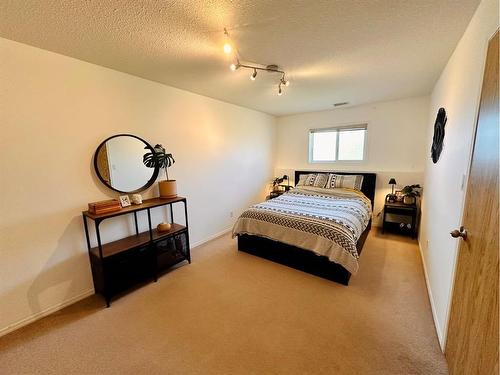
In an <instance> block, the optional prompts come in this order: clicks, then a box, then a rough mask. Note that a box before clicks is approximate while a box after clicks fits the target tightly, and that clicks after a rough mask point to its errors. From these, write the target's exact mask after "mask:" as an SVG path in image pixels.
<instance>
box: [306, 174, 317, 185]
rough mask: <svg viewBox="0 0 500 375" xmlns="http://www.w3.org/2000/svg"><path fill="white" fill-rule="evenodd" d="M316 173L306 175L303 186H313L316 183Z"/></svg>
mask: <svg viewBox="0 0 500 375" xmlns="http://www.w3.org/2000/svg"><path fill="white" fill-rule="evenodd" d="M316 176H317V174H316V173H311V174H308V175H307V178H306V181H305V182H304V185H306V186H314V181H316Z"/></svg>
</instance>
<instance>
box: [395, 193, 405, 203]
mask: <svg viewBox="0 0 500 375" xmlns="http://www.w3.org/2000/svg"><path fill="white" fill-rule="evenodd" d="M394 195H395V196H396V202H402V201H403V193H401V190H396V192H395V193H394Z"/></svg>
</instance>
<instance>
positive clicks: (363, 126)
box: [308, 122, 368, 164]
mask: <svg viewBox="0 0 500 375" xmlns="http://www.w3.org/2000/svg"><path fill="white" fill-rule="evenodd" d="M342 130H344V131H345V130H364V131H365V139H364V143H363V158H362V159H360V160H339V158H338V156H339V138H340V137H339V134H340V131H342ZM331 131H336V137H335V142H336V143H335V160H313V148H314V144H313V134H314V133H324V132H331ZM308 134H309V142H308V159H309V163H310V164H333V163H362V162H365V161H366V160H367V151H366V149H367V147H368V142H367V140H368V123H367V122H361V123H353V124H346V125H340V126H330V127H326V128H314V129H309V131H308Z"/></svg>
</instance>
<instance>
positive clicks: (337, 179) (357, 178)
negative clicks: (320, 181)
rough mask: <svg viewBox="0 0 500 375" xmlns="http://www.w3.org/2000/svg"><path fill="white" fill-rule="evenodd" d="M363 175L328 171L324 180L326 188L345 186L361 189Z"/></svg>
mask: <svg viewBox="0 0 500 375" xmlns="http://www.w3.org/2000/svg"><path fill="white" fill-rule="evenodd" d="M362 185H363V175H360V174H334V173H330V175H329V176H328V180H327V182H326V188H327V189H334V188H347V189H356V190H361V186H362Z"/></svg>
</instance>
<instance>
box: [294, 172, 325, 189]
mask: <svg viewBox="0 0 500 375" xmlns="http://www.w3.org/2000/svg"><path fill="white" fill-rule="evenodd" d="M327 180H328V175H327V174H326V173H310V174H302V175H300V176H299V182H298V183H297V186H314V187H320V188H324V187H325V185H326V181H327Z"/></svg>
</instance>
